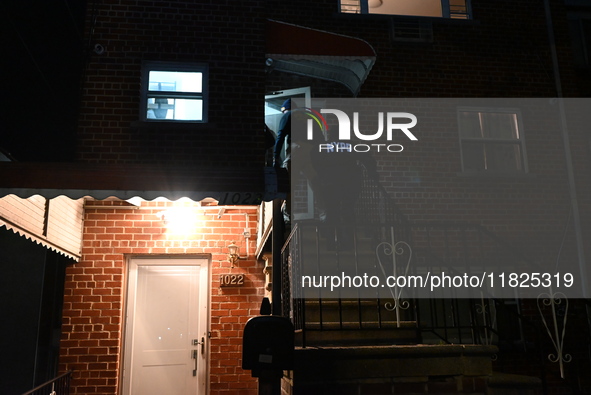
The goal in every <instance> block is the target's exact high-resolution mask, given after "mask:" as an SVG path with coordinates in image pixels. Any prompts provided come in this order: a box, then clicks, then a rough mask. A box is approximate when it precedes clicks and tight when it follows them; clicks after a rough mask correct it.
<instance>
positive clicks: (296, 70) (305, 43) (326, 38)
mask: <svg viewBox="0 0 591 395" xmlns="http://www.w3.org/2000/svg"><path fill="white" fill-rule="evenodd" d="M266 54H267V55H266V56H267V66H268V67H271V68H273V70H278V71H283V72H287V73H293V74H299V75H304V76H310V77H315V78H320V79H323V80H329V81H336V82H339V83H341V84H343V85H345V86H346V87H347V88H349V90H351V92H352V93H353V95H354V96H357V94H358V93H359V89H360V88H361V85H362V84H363V82H364V81H365V79H366V78H367V75H368V74H369V72H370V70H371V68H372V66H373V64H374V63H375V60H376V53H375V51H374V49H373V48H372V46H371V45H369V44H368V43H367V42H366V41H363V40H361V39H359V38H355V37H349V36H344V35H340V34H335V33H330V32H326V31H322V30H316V29H310V28H307V27H303V26H297V25H292V24H289V23H284V22H278V21H272V20H269V21H267V50H266Z"/></svg>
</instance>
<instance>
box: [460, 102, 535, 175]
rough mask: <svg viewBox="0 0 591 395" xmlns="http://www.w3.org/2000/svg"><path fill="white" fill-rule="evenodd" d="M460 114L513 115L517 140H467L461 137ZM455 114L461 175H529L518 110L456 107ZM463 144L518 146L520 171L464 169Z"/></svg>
mask: <svg viewBox="0 0 591 395" xmlns="http://www.w3.org/2000/svg"><path fill="white" fill-rule="evenodd" d="M462 112H476V113H479V114H480V113H495V114H513V115H515V117H516V123H517V132H518V138H516V139H507V138H505V139H501V138H484V137H483V138H469V137H468V138H467V137H463V136H462V128H461V125H462V122H461V119H460V116H461V113H462ZM456 114H457V123H458V137H459V144H460V160H461V168H462V173H463V174H494V175H523V174H528V173H529V166H528V160H527V152H526V145H525V134H524V127H523V116H522V113H521V111H520V109H518V108H505V107H466V106H462V107H457V110H456ZM465 142H469V143H470V142H476V143H482V144H484V145H485V147H486V145H487V144H488V145H491V144H511V145H518V146H519V153H520V165H521V170H502V169H486V168H485V169H482V170H473V169H466V164H465V163H464V160H465V156H466V154H465V153H464V143H465Z"/></svg>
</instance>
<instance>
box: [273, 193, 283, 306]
mask: <svg viewBox="0 0 591 395" xmlns="http://www.w3.org/2000/svg"><path fill="white" fill-rule="evenodd" d="M282 203H283V201H282V200H281V199H274V200H273V221H272V224H273V241H272V243H273V252H272V261H273V283H272V284H273V285H272V286H273V289H272V290H271V295H272V314H273V315H281V313H282V311H281V310H282V309H281V307H282V306H281V293H282V290H281V276H282V273H281V272H282V269H283V268H282V267H281V266H282V262H281V249H282V248H283V240H284V237H283V226H284V225H283V215H282V213H281V205H282Z"/></svg>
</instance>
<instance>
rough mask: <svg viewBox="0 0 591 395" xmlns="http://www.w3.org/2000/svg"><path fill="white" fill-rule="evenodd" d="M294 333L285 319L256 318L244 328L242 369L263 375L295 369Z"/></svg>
mask: <svg viewBox="0 0 591 395" xmlns="http://www.w3.org/2000/svg"><path fill="white" fill-rule="evenodd" d="M293 350H294V329H293V325H292V323H291V321H290V320H289V319H287V318H285V317H280V316H275V315H265V316H259V317H253V318H251V319H250V320H248V322H247V323H246V326H245V327H244V335H243V338H242V369H246V370H252V375H253V376H254V377H258V376H259V374H260V372H261V371H269V370H273V371H277V372H281V371H283V370H290V369H293Z"/></svg>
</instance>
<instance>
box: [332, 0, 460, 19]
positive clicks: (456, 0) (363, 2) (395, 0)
mask: <svg viewBox="0 0 591 395" xmlns="http://www.w3.org/2000/svg"><path fill="white" fill-rule="evenodd" d="M340 11H341V12H342V13H347V14H381V15H405V16H423V17H434V18H454V19H470V18H471V16H470V0H340Z"/></svg>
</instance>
